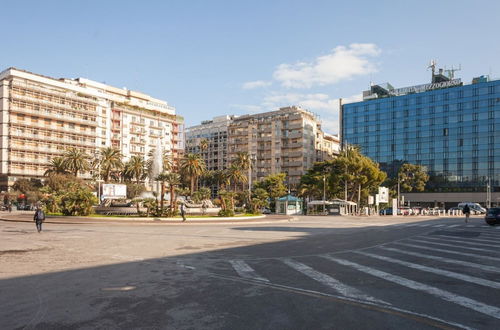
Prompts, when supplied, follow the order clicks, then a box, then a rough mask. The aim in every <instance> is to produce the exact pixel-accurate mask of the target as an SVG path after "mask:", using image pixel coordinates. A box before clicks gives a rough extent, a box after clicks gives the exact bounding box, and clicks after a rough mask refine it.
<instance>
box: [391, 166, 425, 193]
mask: <svg viewBox="0 0 500 330" xmlns="http://www.w3.org/2000/svg"><path fill="white" fill-rule="evenodd" d="M398 178H399V183H400V189H401V191H403V192H411V191H413V190H416V191H424V189H425V184H426V183H427V181H429V175H428V174H427V170H426V168H425V167H424V166H422V165H414V164H409V163H405V164H403V165H402V166H401V167H400V168H399V171H398Z"/></svg>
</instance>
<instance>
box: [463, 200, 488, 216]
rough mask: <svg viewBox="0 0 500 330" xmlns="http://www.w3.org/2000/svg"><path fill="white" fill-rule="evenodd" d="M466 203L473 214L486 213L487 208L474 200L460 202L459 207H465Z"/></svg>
mask: <svg viewBox="0 0 500 330" xmlns="http://www.w3.org/2000/svg"><path fill="white" fill-rule="evenodd" d="M465 205H468V206H469V209H470V213H472V214H486V209H485V208H484V207H482V206H481V205H479V204H478V203H472V202H463V203H460V204H458V207H459V208H461V209H463V208H464V207H465Z"/></svg>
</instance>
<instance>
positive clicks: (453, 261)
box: [379, 246, 500, 273]
mask: <svg viewBox="0 0 500 330" xmlns="http://www.w3.org/2000/svg"><path fill="white" fill-rule="evenodd" d="M379 249H383V250H386V251H392V252H397V253H401V254H407V255H410V256H415V257H419V258H424V259H431V260H437V261H442V262H446V263H449V264H456V265H461V266H466V267H472V268H478V269H481V270H487V271H490V272H495V273H500V268H498V267H493V266H488V265H482V264H476V263H474V262H468V261H462V260H456V259H450V258H443V257H438V256H431V255H428V254H422V253H417V252H411V251H406V250H401V249H395V248H390V247H386V246H380V247H379Z"/></svg>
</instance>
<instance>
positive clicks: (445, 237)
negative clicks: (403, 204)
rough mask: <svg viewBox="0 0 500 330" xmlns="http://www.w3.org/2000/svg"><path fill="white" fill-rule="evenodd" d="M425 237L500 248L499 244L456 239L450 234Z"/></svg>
mask: <svg viewBox="0 0 500 330" xmlns="http://www.w3.org/2000/svg"><path fill="white" fill-rule="evenodd" d="M425 239H429V240H431V241H432V240H434V241H445V242H449V241H451V242H456V243H461V244H468V245H474V246H476V245H479V246H489V247H496V248H500V244H486V243H476V242H469V241H464V240H461V239H456V238H454V237H452V236H440V237H428V236H426V237H425Z"/></svg>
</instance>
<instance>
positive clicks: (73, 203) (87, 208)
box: [60, 186, 98, 216]
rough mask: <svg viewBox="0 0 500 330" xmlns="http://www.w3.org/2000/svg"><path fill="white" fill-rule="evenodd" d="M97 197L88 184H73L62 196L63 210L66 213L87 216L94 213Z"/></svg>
mask: <svg viewBox="0 0 500 330" xmlns="http://www.w3.org/2000/svg"><path fill="white" fill-rule="evenodd" d="M97 202H98V201H97V197H96V196H95V195H94V194H93V192H92V191H91V190H90V189H89V188H88V187H86V186H73V187H70V189H69V190H68V191H67V192H65V193H64V194H63V195H62V196H61V198H60V203H61V206H60V208H61V211H62V213H63V214H64V215H72V216H86V215H89V214H92V213H93V211H94V209H93V206H94V205H95V204H97Z"/></svg>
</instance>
